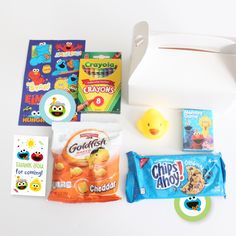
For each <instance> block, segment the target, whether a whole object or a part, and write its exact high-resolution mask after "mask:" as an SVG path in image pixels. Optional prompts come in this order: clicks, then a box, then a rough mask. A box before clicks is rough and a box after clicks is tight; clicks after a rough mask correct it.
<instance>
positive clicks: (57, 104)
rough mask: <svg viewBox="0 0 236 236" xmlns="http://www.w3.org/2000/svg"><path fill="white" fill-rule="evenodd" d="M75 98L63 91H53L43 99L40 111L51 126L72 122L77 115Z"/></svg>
mask: <svg viewBox="0 0 236 236" xmlns="http://www.w3.org/2000/svg"><path fill="white" fill-rule="evenodd" d="M75 108H76V105H75V101H74V98H73V97H72V96H71V95H70V94H69V93H67V92H65V91H63V90H56V89H55V90H51V91H50V92H47V93H46V94H45V95H44V96H43V97H42V99H41V101H40V104H39V110H40V114H41V116H42V118H43V119H44V120H45V121H46V122H47V123H48V124H49V125H51V124H52V122H59V121H71V120H72V118H73V116H74V114H75Z"/></svg>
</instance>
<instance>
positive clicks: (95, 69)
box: [77, 52, 121, 113]
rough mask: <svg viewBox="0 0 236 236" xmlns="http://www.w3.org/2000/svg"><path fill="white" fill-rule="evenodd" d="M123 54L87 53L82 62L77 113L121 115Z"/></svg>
mask: <svg viewBox="0 0 236 236" xmlns="http://www.w3.org/2000/svg"><path fill="white" fill-rule="evenodd" d="M120 99H121V53H119V52H86V53H84V54H83V58H82V59H81V60H80V76H79V86H78V106H77V112H80V111H81V112H112V113H120Z"/></svg>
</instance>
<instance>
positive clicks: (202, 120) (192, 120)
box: [182, 109, 214, 152]
mask: <svg viewBox="0 0 236 236" xmlns="http://www.w3.org/2000/svg"><path fill="white" fill-rule="evenodd" d="M182 122H183V125H182V127H183V128H182V129H183V131H182V133H183V150H184V151H201V152H202V151H213V150H214V139H213V118H212V111H211V110H200V109H184V110H183V112H182Z"/></svg>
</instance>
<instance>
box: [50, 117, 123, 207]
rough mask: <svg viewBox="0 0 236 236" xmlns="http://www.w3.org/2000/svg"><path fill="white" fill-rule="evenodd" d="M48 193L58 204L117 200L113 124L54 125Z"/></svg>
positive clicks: (117, 132)
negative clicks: (51, 178)
mask: <svg viewBox="0 0 236 236" xmlns="http://www.w3.org/2000/svg"><path fill="white" fill-rule="evenodd" d="M52 129H53V143H52V155H53V158H54V166H53V180H52V190H51V192H50V194H49V197H48V199H49V200H51V201H61V202H70V203H75V202H106V201H115V200H119V199H120V197H119V196H117V195H116V192H117V190H118V181H119V147H120V127H119V125H117V124H114V123H95V122H68V123H67V122H55V123H53V125H52Z"/></svg>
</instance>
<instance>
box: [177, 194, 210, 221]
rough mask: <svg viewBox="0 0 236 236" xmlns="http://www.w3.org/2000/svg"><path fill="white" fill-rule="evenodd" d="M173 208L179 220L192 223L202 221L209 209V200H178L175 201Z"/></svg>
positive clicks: (190, 198) (192, 198)
mask: <svg viewBox="0 0 236 236" xmlns="http://www.w3.org/2000/svg"><path fill="white" fill-rule="evenodd" d="M174 206H175V210H176V212H177V214H178V215H179V216H180V217H181V218H183V219H184V220H187V221H192V222H193V221H198V220H202V219H203V218H205V217H206V216H207V214H208V213H209V211H210V208H211V199H210V198H209V197H197V196H191V197H188V198H178V199H175V201H174Z"/></svg>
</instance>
